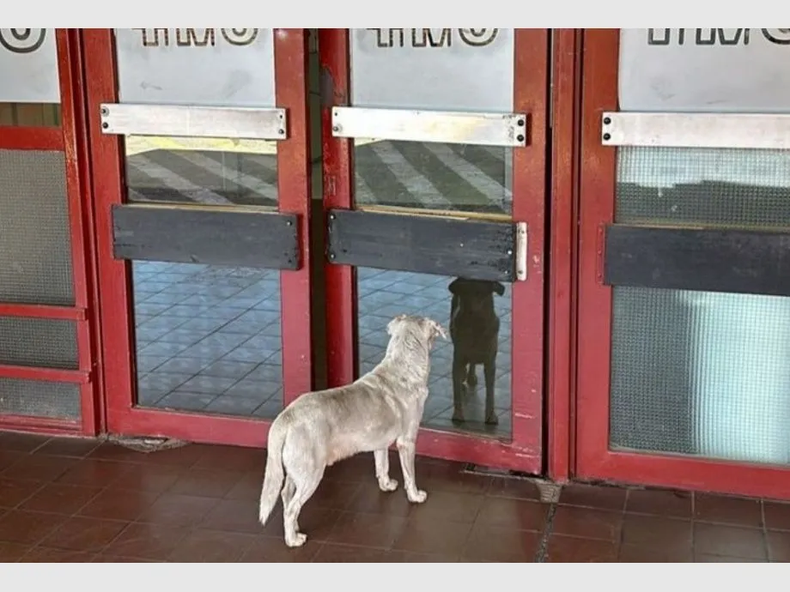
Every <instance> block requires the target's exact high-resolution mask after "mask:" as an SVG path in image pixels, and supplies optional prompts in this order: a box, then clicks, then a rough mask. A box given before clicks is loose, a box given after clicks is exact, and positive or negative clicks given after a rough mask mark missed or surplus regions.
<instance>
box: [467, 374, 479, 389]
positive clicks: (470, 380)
mask: <svg viewBox="0 0 790 592" xmlns="http://www.w3.org/2000/svg"><path fill="white" fill-rule="evenodd" d="M466 385H467V386H470V387H472V388H474V387H476V386H477V374H469V375H468V376H467V377H466Z"/></svg>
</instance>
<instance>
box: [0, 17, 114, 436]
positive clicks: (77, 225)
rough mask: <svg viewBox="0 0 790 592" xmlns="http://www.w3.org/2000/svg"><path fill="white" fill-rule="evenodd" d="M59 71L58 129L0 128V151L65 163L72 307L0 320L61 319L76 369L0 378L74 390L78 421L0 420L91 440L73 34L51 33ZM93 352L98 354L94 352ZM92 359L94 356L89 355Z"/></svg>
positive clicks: (95, 402)
mask: <svg viewBox="0 0 790 592" xmlns="http://www.w3.org/2000/svg"><path fill="white" fill-rule="evenodd" d="M56 42H57V54H58V71H59V76H60V97H61V103H60V104H61V125H60V127H55V126H51V127H50V126H46V127H45V126H32V127H25V126H8V127H6V126H3V127H2V128H0V150H49V151H57V152H63V153H64V156H65V163H66V171H65V173H66V190H67V196H68V211H69V226H70V237H71V258H72V278H73V283H74V306H44V305H34V304H10V303H3V304H0V316H9V317H27V318H39V319H63V320H69V321H73V322H76V325H77V351H78V368H77V369H76V370H61V369H54V368H41V367H27V366H12V365H0V377H3V378H15V379H21V380H44V381H53V382H66V383H71V384H77V385H79V389H80V402H81V406H80V407H81V418H80V419H79V420H67V419H52V418H44V417H30V416H23V415H0V429H2V430H14V429H16V430H24V431H29V432H37V433H46V434H81V435H84V436H95V435H96V434H98V433H99V432H100V431H101V430H102V421H101V400H100V398H99V397H98V396H97V395H98V393H100V392H101V376H100V373H99V372H97V371H96V368H97V367H98V366H99V363H100V355H99V352H98V351H94V346H95V345H96V344H95V343H94V342H93V337H92V330H91V328H92V326H93V327H95V326H96V325H97V324H98V319H97V316H96V310H95V308H94V307H93V306H92V305H91V303H92V301H93V296H94V292H93V287H94V284H95V282H94V268H93V265H92V263H91V259H90V257H89V253H90V251H89V247H90V245H91V244H92V242H93V232H92V228H91V225H90V223H89V221H90V219H91V216H92V211H91V201H90V187H89V183H88V181H87V179H88V178H89V175H90V171H89V170H88V169H87V168H86V166H87V158H86V141H85V139H86V138H85V134H86V130H85V127H84V123H85V120H84V113H83V94H82V91H83V81H82V72H81V63H82V55H81V48H80V43H79V35H78V31H77V29H56ZM97 349H98V348H97ZM94 354H96V355H94Z"/></svg>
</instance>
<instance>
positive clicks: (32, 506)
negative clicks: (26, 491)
mask: <svg viewBox="0 0 790 592" xmlns="http://www.w3.org/2000/svg"><path fill="white" fill-rule="evenodd" d="M100 491H101V489H99V488H98V487H82V486H80V485H67V484H65V483H50V484H48V485H45V486H44V487H43V488H42V489H41V490H39V491H38V493H35V494H34V495H33V496H32V497H31V498H30V499H28V500H27V501H25V502H23V503H22V504H20V506H19V508H20V509H21V510H30V511H33V512H54V513H56V514H66V515H69V516H70V515H71V514H74V513H75V512H76V511H77V510H79V509H80V508H82V507H83V506H84V505H85V504H87V503H88V502H89V501H90V500H92V499H93V498H94V497H96V496H97V495H98V494H99V492H100Z"/></svg>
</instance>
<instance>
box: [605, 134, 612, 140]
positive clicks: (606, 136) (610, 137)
mask: <svg viewBox="0 0 790 592" xmlns="http://www.w3.org/2000/svg"><path fill="white" fill-rule="evenodd" d="M603 139H604V140H611V139H612V134H604V135H603Z"/></svg>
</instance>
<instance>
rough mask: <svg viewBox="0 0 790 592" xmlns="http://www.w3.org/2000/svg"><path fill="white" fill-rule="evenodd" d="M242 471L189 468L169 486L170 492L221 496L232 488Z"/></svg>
mask: <svg viewBox="0 0 790 592" xmlns="http://www.w3.org/2000/svg"><path fill="white" fill-rule="evenodd" d="M243 476H244V473H239V472H236V471H219V470H210V469H197V468H191V469H189V470H187V471H184V472H183V473H181V475H180V476H179V477H178V479H176V482H175V483H173V485H172V486H171V487H170V492H171V493H182V494H185V495H198V496H202V497H214V498H221V497H225V495H226V494H227V493H228V492H229V491H230V490H231V489H233V486H234V485H236V483H238V482H239V481H240V480H241V478H242V477H243Z"/></svg>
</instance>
